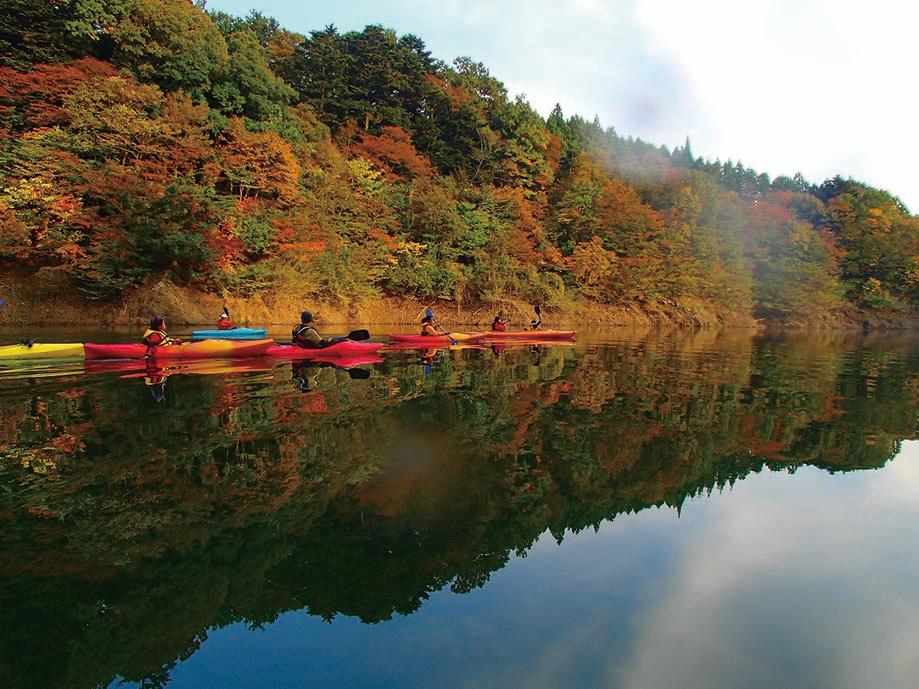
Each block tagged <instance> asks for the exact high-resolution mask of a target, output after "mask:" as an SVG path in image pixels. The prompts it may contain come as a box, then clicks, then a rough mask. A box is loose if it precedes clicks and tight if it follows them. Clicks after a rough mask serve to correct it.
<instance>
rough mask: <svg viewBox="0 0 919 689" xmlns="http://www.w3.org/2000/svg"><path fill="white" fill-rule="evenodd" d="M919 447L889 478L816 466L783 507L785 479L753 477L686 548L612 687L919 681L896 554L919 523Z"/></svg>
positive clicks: (907, 585) (905, 570)
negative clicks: (829, 473)
mask: <svg viewBox="0 0 919 689" xmlns="http://www.w3.org/2000/svg"><path fill="white" fill-rule="evenodd" d="M917 447H919V443H906V444H905V447H904V452H903V453H901V455H900V456H899V457H898V458H897V459H896V460H894V461H893V462H892V463H891V464H890V465H888V466H887V467H886V468H885V469H884V470H883V471H882V472H872V473H866V474H856V475H851V474H850V475H840V476H833V477H828V476H826V475H825V474H823V473H822V472H820V471H819V470H816V469H806V470H803V471H801V472H799V473H798V475H796V476H795V477H791V478H789V479H787V480H785V481H782V486H781V489H782V490H781V493H782V495H781V499H776V490H777V489H778V485H777V483H778V481H776V480H768V481H760V480H755V481H752V482H745V483H743V484H741V485H740V486H738V490H737V492H736V493H735V494H732V495H729V496H721V497H720V498H719V499H718V500H717V501H716V503H715V504H714V505H712V504H709V505H708V507H711V508H712V514H711V516H710V519H708V520H707V521H708V524H709V528H706V529H702V530H699V531H698V532H696V533H695V535H694V537H693V538H690V539H687V541H686V542H685V543H684V544H683V547H682V556H681V557H680V558H679V560H678V561H677V562H675V563H674V566H673V571H674V575H673V577H672V578H671V580H670V581H669V583H668V584H666V585H665V586H663V587H662V590H660V591H658V592H656V594H655V596H654V597H655V599H656V601H657V602H656V603H655V605H654V606H653V607H652V608H651V609H650V610H648V611H647V612H646V614H645V617H644V619H643V621H642V622H641V624H640V626H639V630H638V633H637V639H636V643H635V651H634V653H633V656H632V659H631V662H630V663H627V664H626V666H625V667H624V668H623V667H616V668H610V671H609V674H610V676H611V680H613V679H615V680H616V681H618V682H621V686H623V687H626V688H631V687H635V688H641V687H662V686H680V687H683V688H684V689H694V688H696V687H698V688H699V689H702V688H703V687H704V688H705V689H719V688H721V687H724V688H725V689H726V688H728V687H738V686H745V687H751V688H755V687H768V686H780V685H785V684H787V680H788V677H789V673H792V674H793V675H794V677H795V681H796V682H797V683H798V684H799V685H800V686H834V687H840V689H857V688H858V687H867V686H877V687H887V688H889V689H897V688H900V687H902V688H903V689H906V688H908V687H912V686H914V684H915V677H916V676H917V675H919V659H917V657H916V654H915V639H916V638H919V599H917V598H916V596H915V587H914V585H913V582H912V566H911V563H910V562H909V561H908V560H909V556H907V560H906V561H903V562H902V563H898V558H900V559H902V558H903V557H904V552H905V550H906V548H905V545H904V544H905V543H908V542H909V541H910V539H911V538H913V537H914V536H913V534H914V527H913V525H914V524H915V523H916V518H917V517H919V450H917ZM804 474H810V475H804ZM764 478H765V477H764ZM814 492H818V493H819V497H817V498H816V499H814V497H813V495H814ZM777 659H782V662H781V663H779V662H777ZM615 683H616V682H613V681H611V684H615Z"/></svg>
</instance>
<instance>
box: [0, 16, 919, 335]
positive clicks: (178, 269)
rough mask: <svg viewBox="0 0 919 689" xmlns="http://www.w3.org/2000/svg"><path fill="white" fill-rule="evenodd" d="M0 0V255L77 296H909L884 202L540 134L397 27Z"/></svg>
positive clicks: (870, 299) (835, 187) (569, 127)
mask: <svg viewBox="0 0 919 689" xmlns="http://www.w3.org/2000/svg"><path fill="white" fill-rule="evenodd" d="M5 4H6V6H7V11H6V13H5V15H4V16H3V17H0V65H2V66H0V144H2V145H0V170H2V173H0V174H2V177H0V265H2V266H5V267H7V268H12V267H14V266H15V268H16V270H18V271H25V272H26V273H28V274H31V273H35V272H38V271H43V275H46V276H47V275H53V276H55V278H56V279H58V280H60V281H61V283H62V284H64V285H67V286H72V287H73V288H75V289H79V290H80V291H81V293H82V294H84V295H85V296H86V297H88V298H93V299H109V298H112V297H115V296H117V295H120V294H122V293H123V292H124V291H125V290H129V289H132V288H138V287H141V286H143V285H145V284H147V282H148V281H149V280H152V279H160V278H162V277H164V276H165V277H168V278H169V279H170V280H172V281H173V282H175V283H177V284H180V285H191V286H196V287H199V288H203V289H206V290H208V291H212V292H215V293H222V294H230V295H235V296H247V295H252V294H257V293H262V292H268V291H271V290H275V291H283V290H287V289H296V290H297V291H298V293H301V294H302V293H304V291H305V292H306V293H307V294H309V295H313V296H316V297H321V298H324V299H328V300H331V301H339V302H343V303H354V302H360V301H361V300H367V299H373V298H377V297H380V296H386V295H397V296H407V297H417V298H418V299H423V300H431V299H451V300H457V301H460V302H462V303H478V302H497V301H500V300H504V299H516V300H525V301H529V302H536V303H541V304H546V305H549V306H555V307H559V308H572V307H576V306H577V305H578V304H582V303H585V302H600V303H603V304H610V305H624V304H632V305H636V306H638V307H639V308H642V307H646V306H653V305H655V304H679V303H682V302H687V301H688V302H695V303H706V304H709V305H711V306H712V307H714V308H716V309H719V308H721V309H725V310H728V309H730V310H737V309H742V310H745V311H748V312H751V313H753V314H754V315H756V316H760V317H768V318H776V319H794V318H802V317H814V316H826V315H832V314H837V313H841V312H844V311H847V312H854V311H856V310H880V311H884V312H904V311H909V310H911V309H913V307H914V306H915V305H916V300H917V298H919V292H917V286H919V264H917V256H919V220H917V218H916V217H915V216H912V215H911V214H910V213H909V211H908V210H907V209H906V208H905V207H904V205H903V204H902V203H901V202H900V201H899V200H898V199H897V198H896V197H894V196H892V195H891V194H889V193H887V192H885V191H883V190H879V189H874V188H872V187H870V186H868V185H866V184H863V183H861V182H858V181H854V180H849V179H842V178H840V177H836V178H833V179H830V180H827V181H825V182H823V183H822V184H819V185H818V184H814V183H811V182H809V181H808V180H805V179H804V178H803V177H801V175H795V176H793V177H787V176H780V177H777V178H775V179H772V180H770V178H769V177H768V175H766V174H763V173H758V172H756V171H755V170H752V169H749V168H746V167H744V166H743V165H742V164H741V163H740V162H732V161H728V162H721V161H708V160H703V159H701V158H699V157H696V156H695V155H694V154H693V152H692V150H691V147H690V143H689V141H688V140H687V141H686V143H685V145H683V146H680V147H677V148H676V149H674V150H672V151H670V150H668V149H667V148H666V147H658V146H655V145H653V144H650V143H647V142H644V141H641V140H640V139H633V138H632V137H625V136H622V135H620V134H619V133H618V132H617V131H616V130H615V129H613V128H612V127H604V126H603V125H602V124H601V123H600V122H599V121H598V120H597V119H596V118H594V119H593V120H588V119H585V118H583V117H581V116H579V115H566V114H565V113H563V112H562V110H561V108H559V107H556V108H555V109H554V110H553V112H552V113H551V114H550V115H549V117H548V118H547V119H544V118H543V117H542V116H541V115H540V114H539V113H537V112H536V111H535V110H534V109H533V108H532V107H531V106H530V105H529V104H528V103H527V102H526V101H525V100H524V99H522V98H519V97H518V98H513V97H510V96H509V95H508V93H507V90H506V89H505V87H504V85H503V84H502V83H501V82H500V81H499V80H498V79H497V78H496V77H495V76H493V75H491V74H490V72H489V71H488V69H487V68H486V67H485V66H484V65H482V64H481V63H479V62H476V61H475V59H474V58H470V57H460V58H457V59H456V60H455V61H454V62H453V63H452V64H446V63H444V62H442V61H440V60H437V59H435V58H433V57H432V56H431V54H430V52H429V51H428V50H427V49H426V47H425V45H424V42H423V41H422V40H421V39H420V38H418V37H416V36H412V35H404V36H399V35H397V34H396V33H395V32H394V31H392V30H390V29H387V28H385V27H382V26H376V25H371V26H367V27H366V28H365V29H364V30H363V31H359V32H358V31H351V32H340V31H338V30H337V29H336V28H335V27H333V26H328V27H324V28H318V29H316V30H314V31H311V32H310V33H309V35H306V36H303V35H300V34H297V33H295V32H291V31H289V30H286V29H284V28H283V27H282V26H280V25H279V24H278V22H277V21H275V20H274V19H271V18H270V17H266V16H264V15H262V14H260V13H258V12H252V13H250V14H249V15H248V16H247V17H245V18H238V17H232V16H229V15H227V14H224V13H222V12H208V11H206V10H205V8H204V7H203V5H198V4H193V3H190V2H187V1H185V0H144V1H143V2H140V1H139V0H58V1H57V2H52V3H35V2H29V1H27V0H11V1H9V2H7V3H5Z"/></svg>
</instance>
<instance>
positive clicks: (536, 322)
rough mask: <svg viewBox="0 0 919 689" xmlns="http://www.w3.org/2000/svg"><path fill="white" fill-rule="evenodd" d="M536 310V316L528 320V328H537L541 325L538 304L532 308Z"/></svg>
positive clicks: (540, 312) (540, 313)
mask: <svg viewBox="0 0 919 689" xmlns="http://www.w3.org/2000/svg"><path fill="white" fill-rule="evenodd" d="M533 311H535V312H536V318H534V319H533V320H531V321H530V330H539V326H541V325H542V311H541V310H540V308H539V304H537V305H536V307H535V308H534V309H533Z"/></svg>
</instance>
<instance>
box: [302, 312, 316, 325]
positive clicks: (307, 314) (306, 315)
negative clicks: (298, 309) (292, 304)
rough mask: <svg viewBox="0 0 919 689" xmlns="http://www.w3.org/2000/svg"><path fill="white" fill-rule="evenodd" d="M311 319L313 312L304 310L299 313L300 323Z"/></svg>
mask: <svg viewBox="0 0 919 689" xmlns="http://www.w3.org/2000/svg"><path fill="white" fill-rule="evenodd" d="M312 320H313V314H312V313H311V312H309V311H304V312H303V313H301V314H300V322H301V323H309V322H310V321H312Z"/></svg>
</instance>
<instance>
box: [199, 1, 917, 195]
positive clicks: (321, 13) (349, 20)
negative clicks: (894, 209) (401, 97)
mask: <svg viewBox="0 0 919 689" xmlns="http://www.w3.org/2000/svg"><path fill="white" fill-rule="evenodd" d="M207 6H208V8H210V9H220V10H225V11H228V12H231V13H233V14H246V13H247V12H248V11H249V10H250V9H252V8H256V9H259V10H261V11H262V12H263V13H265V14H268V15H271V16H274V17H276V18H277V19H278V20H279V21H280V22H281V24H282V25H283V26H285V27H286V28H288V29H292V30H295V31H299V32H302V33H306V32H308V31H310V30H313V29H318V28H322V27H323V26H325V25H327V24H334V25H335V26H337V27H338V28H339V29H340V30H342V31H347V30H353V29H357V30H359V29H362V28H363V27H364V26H365V25H367V24H374V23H376V24H383V25H384V26H388V27H391V28H393V29H395V30H396V31H397V32H398V33H399V34H404V33H413V34H416V35H417V36H419V37H420V38H421V39H422V40H423V41H424V42H425V44H426V45H427V47H428V49H429V50H430V51H431V52H432V54H433V55H434V56H435V57H437V58H440V59H442V60H445V61H447V62H452V60H453V59H454V58H455V57H457V56H460V55H468V56H470V57H472V58H473V59H475V60H478V61H481V62H483V63H484V64H485V65H486V66H487V67H488V69H489V70H490V71H491V73H492V75H493V76H495V77H497V78H498V79H500V80H501V81H503V82H504V84H505V85H506V86H507V88H508V91H509V92H510V94H511V95H515V94H524V95H525V96H526V98H527V100H529V102H530V103H531V104H532V105H533V106H534V107H535V108H536V109H537V110H538V111H539V112H540V113H542V114H543V115H546V114H548V112H549V111H550V110H551V109H552V106H553V105H554V104H555V103H556V102H558V103H560V104H561V106H562V108H563V110H564V111H565V114H566V115H571V114H580V115H583V116H584V117H587V118H590V119H592V118H593V116H594V115H598V116H599V117H600V120H601V122H602V123H603V124H604V126H613V127H615V128H616V130H617V131H618V132H619V133H620V134H623V135H633V136H640V137H641V138H642V139H645V140H648V141H651V142H653V143H655V144H666V145H667V146H669V147H673V146H675V145H678V144H681V143H682V142H683V141H684V139H685V138H686V136H689V138H690V141H691V143H692V148H693V152H694V153H695V154H696V155H702V156H704V157H706V158H712V159H715V158H720V159H721V160H727V159H731V160H738V159H739V160H740V161H742V162H743V163H744V165H747V166H748V167H753V168H755V169H756V170H757V171H759V172H767V173H769V174H770V176H773V177H775V176H776V175H780V174H787V175H792V174H794V173H795V172H798V171H800V172H802V173H803V174H804V175H805V177H807V178H808V179H810V180H811V181H815V182H818V183H819V182H821V181H822V180H823V179H825V178H826V177H831V176H833V175H834V174H841V175H843V176H851V177H855V178H857V179H860V180H863V181H865V182H867V183H869V184H872V185H874V186H879V187H882V188H885V189H888V190H889V191H891V192H892V193H894V194H896V195H897V196H899V197H900V198H901V199H902V200H903V201H904V202H905V203H906V204H907V205H908V206H909V208H910V210H911V211H912V212H914V213H916V212H919V183H917V182H916V181H915V179H914V174H913V165H914V161H916V160H917V159H919V143H917V132H916V131H915V130H916V124H915V123H916V121H917V119H919V112H917V110H919V108H917V105H919V97H917V86H916V76H915V75H916V68H917V66H919V59H917V57H916V48H915V45H916V40H917V39H916V31H917V27H919V3H913V2H910V1H909V0H873V1H872V2H865V1H864V0H859V1H858V2H856V1H853V0H773V1H771V2H770V1H767V0H747V1H742V0H740V1H739V0H695V2H686V0H384V2H380V1H379V0H338V2H334V1H332V0H321V1H317V0H208V3H207Z"/></svg>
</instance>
